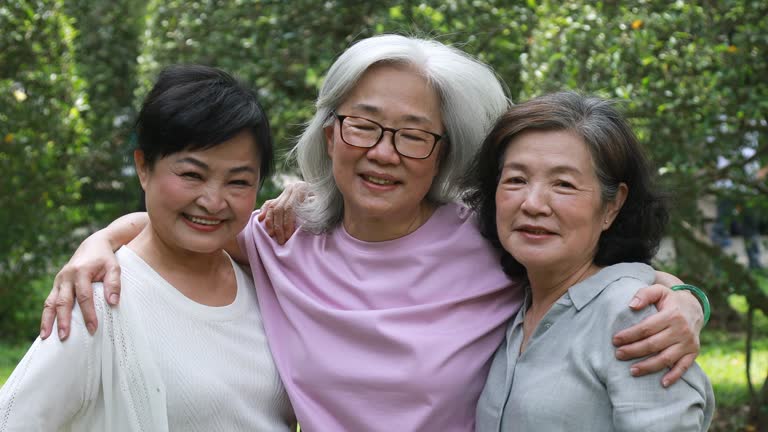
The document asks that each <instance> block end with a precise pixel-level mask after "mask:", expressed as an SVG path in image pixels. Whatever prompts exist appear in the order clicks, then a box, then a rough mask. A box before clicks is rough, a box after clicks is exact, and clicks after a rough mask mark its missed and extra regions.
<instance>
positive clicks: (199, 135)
mask: <svg viewBox="0 0 768 432" xmlns="http://www.w3.org/2000/svg"><path fill="white" fill-rule="evenodd" d="M242 131H249V132H250V133H251V135H252V136H253V139H254V141H255V145H256V150H257V151H258V154H259V159H260V160H261V166H260V169H259V176H260V179H259V180H260V181H259V185H262V184H264V180H265V179H266V178H267V177H268V176H269V175H270V173H271V171H272V161H273V143H272V132H271V131H270V128H269V120H268V119H267V114H266V113H265V112H264V108H262V106H261V104H260V103H259V101H258V99H257V97H256V92H255V91H254V90H252V89H251V88H250V87H248V86H246V85H245V84H244V83H242V82H241V81H238V80H237V79H235V78H234V77H233V76H232V75H230V74H228V73H226V72H224V71H222V70H221V69H217V68H214V67H210V66H203V65H196V64H186V65H173V66H169V67H167V68H165V69H163V71H162V72H160V75H158V77H157V81H156V82H155V85H154V86H153V87H152V90H150V92H149V94H148V95H147V96H146V98H145V99H144V103H143V104H142V106H141V111H140V112H139V115H138V118H137V120H136V135H137V140H138V148H139V149H140V150H142V151H143V152H144V158H145V159H146V161H147V162H148V163H149V166H150V167H151V166H154V164H155V162H156V161H157V160H158V159H160V158H163V157H165V156H168V155H169V154H172V153H177V152H180V151H182V150H206V149H209V148H212V147H216V146H218V145H219V144H222V143H223V142H225V141H228V140H229V139H231V138H233V137H235V136H236V135H238V134H239V133H240V132H242Z"/></svg>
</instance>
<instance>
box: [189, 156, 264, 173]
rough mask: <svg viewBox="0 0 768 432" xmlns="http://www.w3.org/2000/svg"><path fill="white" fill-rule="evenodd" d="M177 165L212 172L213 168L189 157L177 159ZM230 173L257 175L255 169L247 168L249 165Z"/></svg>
mask: <svg viewBox="0 0 768 432" xmlns="http://www.w3.org/2000/svg"><path fill="white" fill-rule="evenodd" d="M176 163H188V164H191V165H195V166H196V167H198V168H201V169H204V170H206V171H207V170H210V168H211V167H209V166H208V164H207V163H205V162H203V161H201V160H199V159H195V158H193V157H189V156H187V157H183V158H179V159H176ZM229 172H230V173H232V174H237V173H241V172H249V173H252V174H256V170H255V169H253V167H250V166H247V165H243V166H238V167H234V168H231V169H230V170H229Z"/></svg>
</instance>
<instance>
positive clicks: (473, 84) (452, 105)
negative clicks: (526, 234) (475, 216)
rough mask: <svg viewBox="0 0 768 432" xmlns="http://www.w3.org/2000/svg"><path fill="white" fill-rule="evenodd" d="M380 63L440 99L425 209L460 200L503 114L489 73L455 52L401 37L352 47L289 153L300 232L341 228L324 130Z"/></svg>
mask: <svg viewBox="0 0 768 432" xmlns="http://www.w3.org/2000/svg"><path fill="white" fill-rule="evenodd" d="M381 63H390V64H403V65H409V66H413V67H415V68H416V69H417V70H419V71H420V72H421V73H422V74H423V76H424V77H425V78H426V79H427V81H428V82H429V83H430V85H431V86H432V87H433V88H434V89H435V91H436V92H437V94H438V96H439V97H440V109H441V113H442V117H443V122H444V123H445V124H444V127H445V130H446V136H447V142H444V143H443V150H442V152H441V155H440V162H439V163H440V165H439V168H438V174H437V176H436V177H435V179H434V181H433V182H432V186H431V188H430V190H429V192H428V193H427V197H426V199H427V200H429V201H430V202H433V203H436V204H442V203H446V202H450V201H454V200H457V199H459V197H460V194H461V188H460V182H461V177H462V175H463V174H464V173H465V171H466V169H467V167H468V165H469V164H470V162H471V161H472V158H473V157H474V155H475V153H476V152H477V150H478V149H479V148H480V145H481V144H482V142H483V139H484V138H485V135H486V133H487V132H488V130H489V129H490V128H491V126H492V125H493V123H494V121H495V120H496V119H497V118H498V117H499V116H500V115H501V114H502V113H503V112H504V111H505V110H506V109H507V108H508V107H509V99H508V98H507V97H506V96H505V93H504V87H503V85H502V83H501V82H500V80H499V79H498V77H497V76H496V74H495V73H494V72H493V70H492V69H491V68H490V67H489V66H488V65H486V64H484V63H482V62H480V61H478V60H476V59H474V58H472V57H471V56H469V55H468V54H467V53H465V52H463V51H461V50H459V49H457V48H454V47H450V46H447V45H444V44H442V43H440V42H437V41H434V40H428V39H419V38H413V37H406V36H401V35H380V36H374V37H370V38H367V39H363V40H361V41H359V42H357V43H355V44H354V45H352V46H351V47H350V48H348V49H347V50H346V51H344V53H342V54H341V56H340V57H339V58H338V59H337V60H336V61H335V62H334V63H333V65H332V66H331V68H330V69H329V70H328V74H327V75H326V77H325V81H324V82H323V86H322V88H321V89H320V93H319V95H318V97H317V102H316V103H315V107H316V109H317V111H316V112H315V115H314V117H313V118H312V119H311V120H310V121H309V123H307V125H306V127H305V129H304V132H303V133H302V134H301V137H300V138H299V141H298V142H297V144H296V146H295V147H294V149H293V150H292V152H291V153H292V156H293V157H295V158H296V161H297V163H298V166H299V170H300V171H301V175H302V176H303V178H304V181H306V182H307V183H308V184H309V186H310V190H311V193H312V195H313V198H311V199H309V200H307V201H305V202H304V203H303V204H302V205H301V206H300V207H299V208H298V210H297V213H298V216H299V218H300V219H302V220H303V228H304V229H306V230H309V231H312V232H323V231H327V230H329V229H331V228H333V227H335V226H336V225H338V224H339V223H340V222H341V220H342V217H343V215H344V200H343V197H342V195H341V192H340V191H339V188H338V187H337V185H336V182H335V180H334V178H333V170H332V163H331V159H330V157H329V156H328V153H327V147H326V139H325V133H324V131H323V129H324V127H326V126H328V125H329V124H331V123H330V122H332V121H333V119H332V117H331V115H330V114H331V111H333V110H335V109H336V108H337V107H338V106H339V105H341V104H342V103H343V101H344V99H345V98H346V97H347V95H348V94H349V93H350V91H351V90H352V89H353V88H354V87H355V85H356V84H357V82H358V80H360V78H361V77H362V76H363V74H364V73H365V72H366V71H367V70H368V69H369V68H370V67H371V66H373V65H376V64H381ZM446 144H448V145H447V146H446Z"/></svg>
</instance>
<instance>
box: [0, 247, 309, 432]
mask: <svg viewBox="0 0 768 432" xmlns="http://www.w3.org/2000/svg"><path fill="white" fill-rule="evenodd" d="M117 257H118V261H119V262H120V266H121V286H122V291H121V300H120V305H119V306H117V307H115V308H109V307H107V306H105V302H104V299H103V294H102V292H103V289H102V286H101V284H94V287H93V289H94V294H95V302H96V310H97V313H98V316H99V329H98V330H97V332H96V334H95V335H94V337H90V336H88V333H87V331H86V329H85V325H84V323H83V320H82V314H81V313H80V311H79V310H77V309H78V308H77V307H76V310H75V311H73V313H72V331H71V335H70V337H69V339H68V340H66V341H64V342H60V341H59V340H58V338H57V337H55V336H52V337H50V338H48V339H47V340H45V341H42V340H40V339H39V338H38V340H36V341H35V343H34V344H33V345H32V347H31V348H30V350H29V351H28V352H27V354H26V355H25V356H24V358H23V359H22V361H21V362H20V363H19V365H18V366H17V367H16V369H15V370H14V372H13V374H12V375H11V377H10V378H9V379H8V381H7V382H6V384H5V385H4V386H3V388H2V389H0V431H3V432H4V431H21V430H23V431H54V430H58V431H104V430H109V431H115V432H120V431H288V430H290V425H291V424H292V423H294V422H295V420H294V417H293V412H292V410H291V407H290V403H289V401H288V398H287V396H286V393H285V390H284V389H283V386H282V384H281V382H280V379H279V376H278V374H277V370H276V368H275V365H274V363H273V361H272V356H271V354H270V351H269V347H268V346H267V341H266V338H265V336H264V329H263V327H262V322H261V317H260V314H259V310H258V301H257V298H256V294H255V290H254V287H253V282H252V281H251V279H250V278H249V277H248V276H247V275H246V274H245V273H244V272H243V271H242V270H241V269H240V268H239V267H238V266H237V265H235V264H234V263H233V266H234V269H235V273H236V275H237V296H236V298H235V301H234V302H233V303H232V304H230V305H227V306H223V307H211V306H205V305H201V304H199V303H196V302H194V301H192V300H190V299H188V298H187V297H185V296H184V295H183V294H181V293H180V292H179V291H178V290H176V289H175V288H174V287H173V286H171V285H170V284H169V283H168V282H167V281H165V280H164V279H163V278H162V277H160V275H158V274H157V273H156V272H155V271H154V270H153V269H152V268H151V267H150V266H149V265H147V264H146V263H145V262H144V261H143V260H142V259H141V258H140V257H138V256H137V255H136V254H135V253H133V252H132V251H131V250H130V249H128V248H127V247H123V248H122V249H120V250H119V251H118V253H117Z"/></svg>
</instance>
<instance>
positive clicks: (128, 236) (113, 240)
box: [92, 212, 149, 251]
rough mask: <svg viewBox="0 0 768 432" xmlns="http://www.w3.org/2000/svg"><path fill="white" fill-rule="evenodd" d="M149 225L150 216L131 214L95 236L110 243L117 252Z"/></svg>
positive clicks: (141, 213) (122, 217)
mask: <svg viewBox="0 0 768 432" xmlns="http://www.w3.org/2000/svg"><path fill="white" fill-rule="evenodd" d="M148 223H149V216H147V214H146V213H143V212H137V213H129V214H127V215H125V216H121V217H119V218H117V219H115V220H114V221H113V222H112V223H111V224H109V225H107V227H106V228H104V229H102V230H100V231H97V232H95V233H94V234H93V236H97V237H100V238H102V239H104V240H106V241H108V242H109V245H110V246H111V247H112V250H113V251H115V250H117V249H120V246H123V245H124V244H126V243H129V242H130V241H131V240H133V239H134V238H136V236H137V235H139V233H140V232H141V230H143V229H144V227H146V226H147V224H148ZM93 236H92V237H93Z"/></svg>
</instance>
